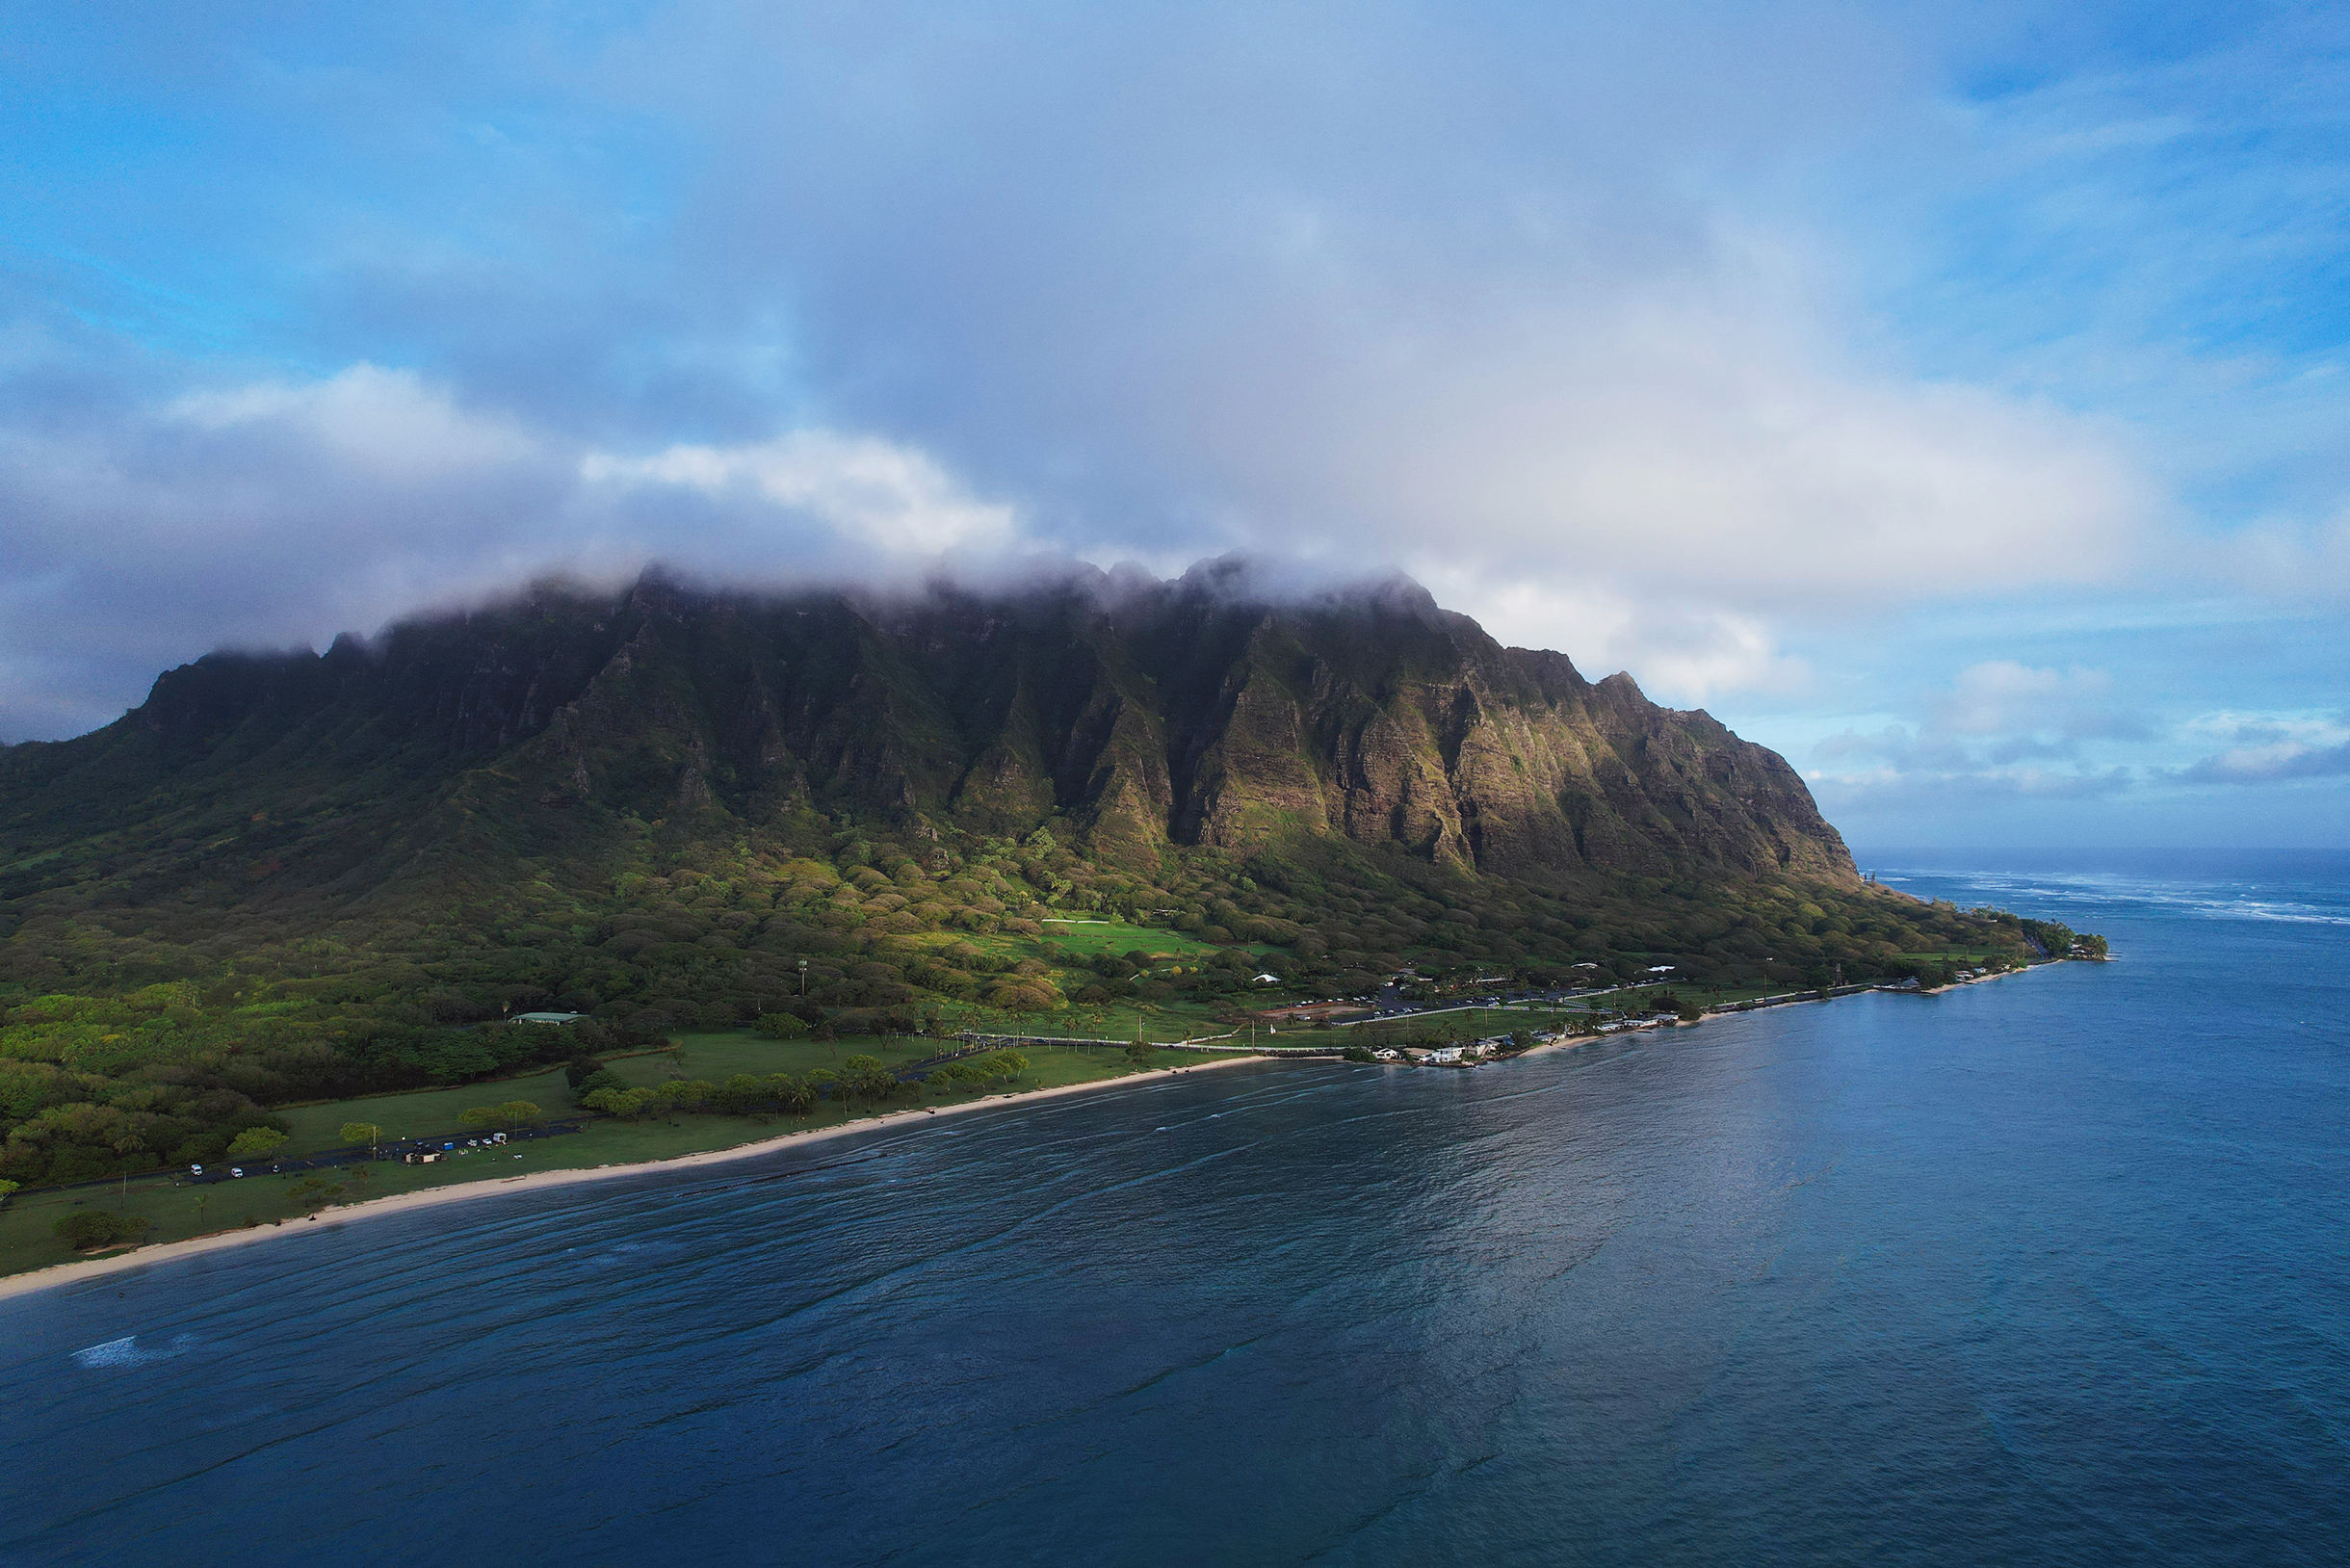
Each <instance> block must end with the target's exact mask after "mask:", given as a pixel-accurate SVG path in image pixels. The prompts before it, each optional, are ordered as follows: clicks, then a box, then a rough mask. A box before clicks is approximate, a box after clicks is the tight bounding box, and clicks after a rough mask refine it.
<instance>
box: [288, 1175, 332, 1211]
mask: <svg viewBox="0 0 2350 1568" xmlns="http://www.w3.org/2000/svg"><path fill="white" fill-rule="evenodd" d="M342 1195H343V1189H342V1187H341V1185H340V1184H338V1183H334V1182H329V1181H326V1180H324V1179H323V1178H321V1177H317V1176H304V1177H303V1178H302V1179H301V1180H300V1181H299V1182H296V1183H295V1184H294V1201H295V1202H297V1203H299V1204H300V1205H301V1206H302V1207H303V1208H305V1209H318V1208H323V1207H325V1206H326V1204H329V1203H331V1202H333V1201H334V1200H335V1199H336V1198H339V1197H341V1196H342Z"/></svg>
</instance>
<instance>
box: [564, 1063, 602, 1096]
mask: <svg viewBox="0 0 2350 1568" xmlns="http://www.w3.org/2000/svg"><path fill="white" fill-rule="evenodd" d="M602 1071H604V1064H603V1063H602V1062H600V1061H598V1060H596V1058H593V1057H588V1056H580V1057H573V1058H571V1059H570V1060H569V1061H568V1062H566V1063H564V1065H563V1081H564V1082H565V1083H567V1084H569V1085H571V1086H572V1087H573V1088H574V1089H584V1088H586V1087H587V1086H588V1081H589V1080H590V1079H592V1078H594V1077H595V1075H596V1074H598V1073H600V1072H602Z"/></svg>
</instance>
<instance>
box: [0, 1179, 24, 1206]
mask: <svg viewBox="0 0 2350 1568" xmlns="http://www.w3.org/2000/svg"><path fill="white" fill-rule="evenodd" d="M18 1185H19V1184H18V1183H15V1182H9V1181H0V1209H5V1208H7V1207H8V1197H9V1194H10V1193H11V1192H13V1191H15V1190H16V1189H17V1187H18Z"/></svg>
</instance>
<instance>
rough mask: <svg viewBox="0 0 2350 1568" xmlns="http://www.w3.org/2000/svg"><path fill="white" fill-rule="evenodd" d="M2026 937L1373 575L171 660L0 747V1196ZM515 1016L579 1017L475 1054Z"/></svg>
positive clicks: (1758, 777) (1766, 787) (941, 597)
mask: <svg viewBox="0 0 2350 1568" xmlns="http://www.w3.org/2000/svg"><path fill="white" fill-rule="evenodd" d="M1098 921H1115V922H1120V923H1123V926H1122V927H1121V928H1112V927H1109V926H1095V925H1092V924H1090V923H1092V922H1098ZM1073 922H1084V923H1088V924H1072V923H1073ZM1113 931H1114V932H1115V935H1114V936H1113V935H1112V932H1113ZM1128 941H1131V942H1132V944H1133V945H1132V946H1124V947H1122V946H1121V943H1124V942H1128ZM2071 941H2072V933H2070V932H2065V931H2062V930H2061V928H2044V927H2035V926H2032V925H2030V923H2026V922H2020V921H2017V920H2015V919H2014V918H2012V917H2006V916H1997V915H1994V914H1991V913H1989V912H1975V913H1962V912H1960V911H1958V910H1955V909H1952V908H1949V907H1947V906H1931V905H1925V904H1921V903H1919V902H1916V901H1914V900H1910V899H1907V898H1905V897H1903V896H1901V895H1898V894H1895V893H1892V892H1889V891H1887V890H1885V889H1883V888H1879V887H1874V886H1870V885H1868V884H1866V883H1864V882H1863V881H1862V880H1861V879H1860V878H1859V877H1858V876H1857V875H1855V874H1854V872H1853V870H1852V863H1851V858H1850V856H1849V854H1848V853H1847V852H1846V851H1845V849H1844V846H1843V844H1842V842H1841V840H1840V839H1838V837H1837V836H1836V833H1835V831H1834V829H1833V828H1831V827H1829V826H1828V824H1827V823H1825V822H1824V821H1822V820H1821V819H1820V818H1819V815H1818V812H1817V811H1816V809H1815V807H1814V805H1813V802H1812V800H1811V797H1810V795H1809V793H1808V792H1806V791H1805V789H1804V787H1803V785H1802V782H1801V780H1800V779H1799V778H1798V777H1797V776H1796V775H1795V774H1794V772H1793V771H1792V770H1790V769H1789V768H1788V767H1787V765H1786V764H1785V763H1784V762H1783V761H1781V760H1780V759H1779V758H1778V757H1776V756H1774V755H1773V754H1771V753H1770V752H1768V751H1765V750H1763V749H1762V748H1761V747H1758V746H1754V745H1749V744H1748V743H1745V742H1742V741H1739V740H1738V739H1737V738H1736V736H1734V735H1732V734H1731V733H1730V732H1729V731H1728V730H1726V729H1724V728H1723V727H1722V726H1721V725H1719V724H1718V723H1716V722H1715V721H1714V720H1712V719H1710V718H1709V717H1707V716H1706V715H1704V714H1702V713H1678V712H1673V711H1671V710H1665V709H1660V708H1658V707H1656V706H1654V705H1653V704H1650V703H1648V702H1647V701H1646V699H1645V698H1643V697H1641V696H1640V694H1639V693H1638V691H1637V689H1636V688H1634V687H1633V686H1632V683H1631V682H1630V680H1629V679H1627V678H1625V677H1622V676H1616V677H1611V678H1610V679H1609V680H1607V681H1603V682H1600V683H1598V684H1596V685H1593V684H1591V683H1587V682H1585V681H1583V680H1582V678H1581V677H1580V675H1579V674H1578V673H1577V672H1576V671H1575V670H1574V668H1573V666H1571V665H1570V664H1569V663H1568V662H1567V661H1566V660H1565V659H1564V658H1562V657H1560V656H1559V655H1556V654H1547V653H1529V652H1527V651H1526V650H1522V649H1504V648H1501V647H1500V646H1499V645H1498V644H1496V643H1494V642H1493V641H1492V640H1491V639H1489V638H1486V637H1485V636H1484V634H1483V633H1482V632H1481V631H1479V630H1478V629H1477V628H1476V627H1475V624H1474V623H1473V622H1470V621H1468V620H1467V619H1466V618H1465V617H1461V616H1458V615H1451V614H1447V613H1446V612H1443V611H1441V610H1439V609H1437V608H1436V607H1435V605H1434V604H1433V602H1432V601H1429V600H1428V599H1427V596H1426V594H1425V593H1424V591H1423V590H1421V589H1419V588H1417V587H1416V586H1415V585H1410V584H1408V583H1401V582H1396V583H1387V584H1381V585H1377V586H1375V587H1373V588H1368V589H1365V590H1362V591H1360V592H1357V593H1353V594H1348V595H1338V596H1333V597H1330V598H1326V599H1322V600H1318V601H1315V602H1312V603H1307V604H1294V603H1290V604H1282V603H1273V602H1269V601H1267V600H1266V599H1265V598H1264V597H1263V596H1261V595H1256V594H1254V593H1253V592H1252V591H1251V590H1250V588H1249V587H1248V584H1247V582H1246V581H1245V578H1244V576H1243V575H1241V574H1239V573H1238V572H1237V570H1236V569H1235V568H1233V567H1231V566H1230V565H1229V564H1227V563H1218V564H1216V565H1214V566H1212V567H1208V568H1202V569H1199V570H1196V571H1195V572H1194V573H1193V574H1191V575H1190V576H1188V577H1187V578H1185V579H1184V580H1182V581H1181V582H1178V583H1175V584H1163V585H1162V584H1156V583H1142V582H1125V581H1119V580H1110V579H1105V578H1101V577H1099V576H1098V574H1097V575H1095V576H1094V577H1092V578H1085V577H1083V576H1073V577H1071V578H1069V579H1067V580H1064V581H1059V582H1056V583H1053V584H1049V585H1046V586H1044V587H1040V588H1031V589H1028V590H1025V591H1024V592H1022V593H1019V594H1014V595H1003V596H997V597H992V598H983V597H978V596H974V595H971V594H967V593H960V592H953V591H949V590H944V589H942V590H938V591H936V592H933V593H930V594H927V595H925V596H922V597H919V598H916V599H912V600H906V601H873V602H867V601H861V600H857V599H853V598H851V597H849V596H846V595H843V594H839V593H821V594H806V595H800V596H796V597H794V596H783V597H764V598H760V597H749V596H726V595H711V594H699V593H695V592H692V591H689V590H687V589H684V588H678V587H676V586H674V585H671V584H667V583H665V582H662V581H659V580H658V579H648V580H647V581H646V582H643V583H640V584H639V585H637V586H636V587H635V588H632V589H630V590H628V591H626V592H625V593H619V594H611V595H604V594H597V593H593V592H588V591H586V590H580V589H570V588H540V589H536V590H534V591H533V592H532V593H531V594H529V595H527V596H525V597H523V598H522V599H520V600H517V601H515V602H513V603H509V604H506V605H502V606H498V607H494V608H491V609H487V610H483V611H481V612H477V613H472V614H464V615H458V616H450V617H443V618H438V619H431V620H424V621H418V622H414V623H409V624H405V625H402V626H399V627H396V628H394V629H392V630H391V631H390V632H389V633H387V634H386V635H385V637H384V638H383V639H381V640H379V642H378V643H376V644H374V645H363V644H361V643H360V642H358V641H356V640H351V639H345V640H338V641H337V643H336V644H335V645H334V647H333V648H331V649H330V650H328V652H327V653H326V654H325V655H314V654H310V653H306V652H304V653H294V654H287V655H267V656H257V655H214V656H211V657H208V658H206V659H204V660H200V661H198V662H197V663H196V664H195V665H192V666H185V667H183V668H181V669H177V670H173V671H170V673H168V674H166V675H165V676H163V677H162V678H161V679H160V680H158V682H157V683H156V686H155V690H154V692H153V693H152V694H151V695H150V697H149V699H148V700H147V702H146V703H145V704H144V705H143V706H142V707H140V708H139V709H136V710H134V711H133V712H131V713H130V714H128V715H126V716H125V717H124V718H123V719H121V720H119V721H118V722H117V723H116V724H113V725H110V726H108V727H107V728H106V729H103V730H100V731H97V732H95V733H94V734H92V735H89V736H85V737H83V738H81V739H79V740H76V741H71V742H65V743H59V744H54V745H19V746H13V747H9V748H7V749H6V750H5V751H0V1007H4V1008H5V1012H4V1013H0V1129H4V1130H5V1132H6V1138H7V1140H6V1144H5V1149H4V1150H0V1178H6V1179H10V1180H14V1181H17V1182H20V1183H26V1184H31V1183H38V1182H65V1181H72V1180H80V1179H87V1178H90V1177H93V1176H98V1175H103V1174H107V1173H109V1172H112V1171H115V1170H118V1169H142V1168H150V1167H153V1166H155V1165H158V1164H162V1163H181V1162H186V1161H191V1160H204V1159H207V1158H212V1157H217V1156H218V1155H219V1154H221V1153H222V1151H224V1150H225V1149H227V1148H228V1147H229V1146H230V1144H231V1142H232V1140H233V1139H235V1138H236V1137H238V1136H239V1135H240V1134H243V1133H245V1132H246V1131H247V1130H248V1129H250V1128H253V1127H256V1126H263V1125H274V1124H278V1123H279V1122H281V1120H282V1118H279V1117H277V1116H276V1115H275V1113H274V1112H275V1108H279V1107H283V1106H286V1105H289V1104H294V1103H298V1102H301V1101H307V1100H316V1099H324V1098H328V1097H335V1096H345V1095H350V1094H354V1093H363V1092H368V1091H373V1090H382V1089H400V1088H412V1087H419V1086H425V1085H449V1084H461V1083H468V1082H472V1081H475V1080H478V1079H483V1078H488V1077H494V1076H498V1075H501V1074H506V1073H511V1072H514V1071H517V1070H520V1069H522V1068H525V1067H528V1066H530V1065H532V1064H535V1063H542V1062H548V1061H553V1060H558V1059H561V1058H566V1057H569V1056H571V1055H573V1054H574V1053H576V1052H578V1051H580V1050H582V1049H588V1050H592V1051H610V1050H620V1049H625V1048H632V1047H640V1046H642V1045H644V1044H647V1043H650V1042H657V1041H658V1040H660V1039H661V1038H663V1037H664V1036H665V1035H666V1033H667V1032H670V1031H674V1030H678V1029H686V1028H702V1029H716V1028H728V1027H736V1026H740V1025H742V1024H744V1023H751V1022H758V1023H759V1024H761V1026H762V1027H764V1028H766V1029H768V1030H770V1032H787V1033H788V1032H797V1031H802V1030H805V1031H809V1032H837V1033H842V1034H850V1033H860V1034H861V1033H884V1034H889V1033H919V1032H933V1033H936V1032H952V1031H953V1030H954V1029H956V1028H961V1027H966V1026H970V1025H975V1024H976V1025H979V1026H982V1027H995V1028H1050V1027H1055V1021H1056V1020H1062V1021H1064V1022H1065V1021H1066V1020H1067V1019H1069V1018H1070V1017H1072V1016H1074V1015H1076V1014H1078V1013H1082V1012H1086V1010H1087V1009H1091V1012H1090V1014H1089V1015H1090V1016H1095V1017H1099V1016H1101V1015H1102V1014H1103V1009H1106V1008H1115V1009H1120V1016H1136V1017H1147V1016H1149V1015H1150V1014H1151V1013H1152V1012H1153V1010H1154V1009H1162V1010H1166V1011H1169V1012H1175V1011H1184V1012H1187V1013H1188V1015H1189V1016H1195V1017H1199V1018H1202V1019H1204V1018H1206V1017H1208V1016H1210V1015H1212V1014H1213V1013H1214V1012H1215V1011H1217V1010H1219V1009H1228V1008H1231V1007H1234V1006H1241V1005H1244V1004H1247V1003H1249V1002H1250V1001H1251V1000H1252V999H1256V998H1263V997H1267V996H1275V995H1277V996H1279V997H1282V998H1285V999H1294V998H1297V997H1300V996H1313V995H1333V994H1351V993H1355V992H1359V991H1361V990H1364V989H1367V988H1369V987H1371V986H1372V985H1375V984H1377V983H1378V982H1379V981H1380V980H1383V979H1385V978H1386V977H1387V976H1389V975H1391V974H1393V973H1395V972H1397V971H1398V970H1400V969H1402V968H1405V967H1407V966H1412V965H1418V966H1421V967H1422V968H1423V969H1427V970H1436V969H1439V968H1447V969H1450V970H1453V971H1456V972H1464V973H1466V972H1475V973H1484V974H1498V973H1507V974H1513V975H1518V976H1522V977H1529V978H1535V979H1554V978H1561V977H1567V976H1575V977H1579V978H1581V979H1584V980H1591V979H1596V978H1599V977H1602V976H1618V977H1624V978H1631V977H1633V976H1643V975H1646V974H1647V972H1648V971H1649V970H1651V969H1652V968H1653V967H1655V966H1657V965H1659V964H1667V963H1669V964H1673V965H1676V966H1678V967H1677V969H1676V974H1677V975H1678V976H1680V977H1683V978H1686V979H1689V980H1700V981H1708V982H1712V983H1717V984H1744V983H1753V984H1772V985H1799V984H1824V983H1828V982H1829V981H1830V980H1834V979H1836V978H1838V977H1839V976H1840V975H1841V978H1842V979H1844V980H1862V979H1867V978H1871V977H1876V976H1885V975H1894V974H1908V973H1916V972H1918V971H1919V967H1920V966H1921V965H1924V966H1928V967H1929V968H1930V966H1932V965H1933V964H1934V962H1935V959H1936V955H1937V954H1954V953H1959V952H1972V953H1985V952H1989V953H2002V954H2012V955H2014V956H2017V957H2022V956H2024V955H2025V954H2027V953H2030V952H2033V951H2034V945H2035V944H2037V945H2038V948H2039V949H2041V950H2048V949H2051V948H2052V950H2053V951H2054V952H2055V953H2056V954H2062V953H2063V952H2064V951H2065V950H2066V946H2067V945H2068V944H2069V943H2070V942H2071ZM1576 966H1588V967H1582V968H1578V967H1576ZM1267 974H1269V975H1272V976H1274V977H1275V978H1276V980H1277V983H1276V984H1267V983H1266V982H1265V981H1263V980H1261V979H1260V978H1259V977H1261V976H1264V975H1267ZM543 1008H552V1009H559V1010H563V1011H575V1012H581V1013H586V1014H588V1015H590V1018H589V1021H588V1022H586V1023H583V1024H578V1025H572V1026H567V1027H565V1028H562V1029H556V1028H551V1027H547V1026H541V1025H531V1024H515V1023H509V1022H506V1021H505V1020H507V1019H508V1018H509V1017H510V1015H512V1014H514V1013H518V1012H524V1011H530V1010H534V1009H543Z"/></svg>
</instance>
